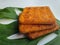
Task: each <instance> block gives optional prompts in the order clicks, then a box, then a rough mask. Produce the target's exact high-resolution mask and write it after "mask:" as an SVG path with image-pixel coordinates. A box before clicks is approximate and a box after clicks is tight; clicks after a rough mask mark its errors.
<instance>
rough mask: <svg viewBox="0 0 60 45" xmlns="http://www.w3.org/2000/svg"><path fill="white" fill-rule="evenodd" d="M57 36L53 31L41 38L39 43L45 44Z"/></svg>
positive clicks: (40, 44) (39, 44)
mask: <svg viewBox="0 0 60 45" xmlns="http://www.w3.org/2000/svg"><path fill="white" fill-rule="evenodd" d="M56 37H57V34H55V33H51V34H49V35H47V36H46V37H44V38H43V39H42V40H40V41H39V42H38V44H37V45H45V44H46V43H48V42H50V41H51V40H53V39H54V38H56ZM47 39H48V40H47Z"/></svg>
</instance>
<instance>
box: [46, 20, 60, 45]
mask: <svg viewBox="0 0 60 45" xmlns="http://www.w3.org/2000/svg"><path fill="white" fill-rule="evenodd" d="M57 23H58V24H59V26H60V21H59V20H57ZM55 33H56V34H57V35H58V36H57V37H56V38H55V39H54V40H52V41H50V42H49V43H47V44H46V45H60V29H59V30H57V31H56V32H55Z"/></svg>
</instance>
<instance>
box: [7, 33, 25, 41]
mask: <svg viewBox="0 0 60 45" xmlns="http://www.w3.org/2000/svg"><path fill="white" fill-rule="evenodd" d="M20 38H25V36H24V35H23V34H18V33H16V34H13V35H10V36H8V37H7V39H9V40H13V39H20Z"/></svg>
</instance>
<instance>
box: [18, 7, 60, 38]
mask: <svg viewBox="0 0 60 45" xmlns="http://www.w3.org/2000/svg"><path fill="white" fill-rule="evenodd" d="M58 28H59V26H58V24H57V23H56V18H55V16H54V15H53V13H52V11H51V10H50V8H49V7H48V6H41V7H26V8H24V10H23V12H22V13H21V14H20V15H19V31H20V33H23V34H25V35H26V36H27V37H29V38H30V39H36V38H38V37H40V36H44V35H46V34H48V33H51V32H54V31H56V30H57V29H58Z"/></svg>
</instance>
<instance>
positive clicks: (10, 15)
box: [0, 7, 23, 19]
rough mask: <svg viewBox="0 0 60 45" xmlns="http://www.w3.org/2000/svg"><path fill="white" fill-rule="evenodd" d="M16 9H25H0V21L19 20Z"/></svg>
mask: <svg viewBox="0 0 60 45" xmlns="http://www.w3.org/2000/svg"><path fill="white" fill-rule="evenodd" d="M15 9H19V10H20V11H22V10H23V8H17V7H15V8H14V7H7V8H4V9H0V19H18V16H17V14H16V12H15Z"/></svg>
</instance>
